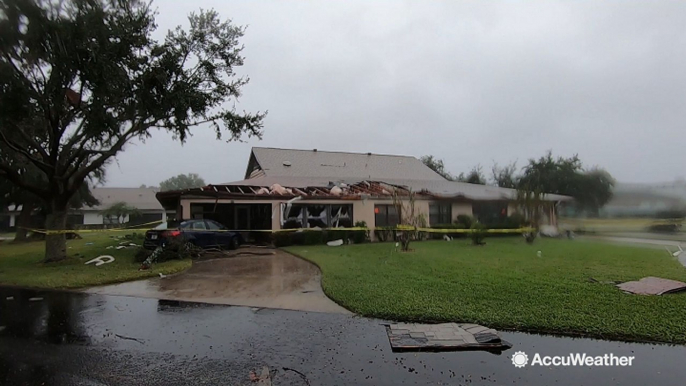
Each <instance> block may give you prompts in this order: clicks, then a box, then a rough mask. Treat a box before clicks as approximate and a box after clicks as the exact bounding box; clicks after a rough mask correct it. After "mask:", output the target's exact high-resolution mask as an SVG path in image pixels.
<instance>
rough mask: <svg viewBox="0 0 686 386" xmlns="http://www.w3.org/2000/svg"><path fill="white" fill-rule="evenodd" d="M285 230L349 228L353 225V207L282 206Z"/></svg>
mask: <svg viewBox="0 0 686 386" xmlns="http://www.w3.org/2000/svg"><path fill="white" fill-rule="evenodd" d="M281 210H282V214H283V226H282V228H283V229H296V228H348V227H352V225H353V215H352V213H353V206H352V205H349V204H348V205H317V204H299V205H291V206H290V209H289V206H288V205H285V204H282V206H281Z"/></svg>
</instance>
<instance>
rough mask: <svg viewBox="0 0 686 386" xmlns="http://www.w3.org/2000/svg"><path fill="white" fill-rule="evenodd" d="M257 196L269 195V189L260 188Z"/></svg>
mask: <svg viewBox="0 0 686 386" xmlns="http://www.w3.org/2000/svg"><path fill="white" fill-rule="evenodd" d="M257 194H269V189H267V188H260V190H258V191H257Z"/></svg>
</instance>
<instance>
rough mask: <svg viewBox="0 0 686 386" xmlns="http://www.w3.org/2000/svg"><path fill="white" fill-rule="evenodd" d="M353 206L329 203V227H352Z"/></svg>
mask: <svg viewBox="0 0 686 386" xmlns="http://www.w3.org/2000/svg"><path fill="white" fill-rule="evenodd" d="M352 226H353V206H352V205H331V228H352Z"/></svg>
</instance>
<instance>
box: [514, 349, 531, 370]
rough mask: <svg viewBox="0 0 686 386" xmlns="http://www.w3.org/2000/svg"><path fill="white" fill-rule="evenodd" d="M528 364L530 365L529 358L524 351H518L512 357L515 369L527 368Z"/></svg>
mask: <svg viewBox="0 0 686 386" xmlns="http://www.w3.org/2000/svg"><path fill="white" fill-rule="evenodd" d="M527 363H529V357H528V356H526V353H525V352H524V351H517V352H516V353H514V355H512V364H513V365H515V367H518V368H522V367H524V366H526V364H527Z"/></svg>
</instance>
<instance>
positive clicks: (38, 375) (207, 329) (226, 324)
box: [0, 287, 686, 385]
mask: <svg viewBox="0 0 686 386" xmlns="http://www.w3.org/2000/svg"><path fill="white" fill-rule="evenodd" d="M8 298H10V299H8ZM381 323H383V322H382V321H380V320H375V319H367V318H360V317H354V316H350V315H341V314H325V313H312V312H300V311H284V310H271V309H255V308H249V307H230V306H219V305H205V304H198V303H183V302H178V301H165V300H155V299H140V298H133V297H121V296H104V295H91V294H84V293H71V292H34V291H27V290H18V289H11V288H1V287H0V385H250V384H253V385H255V383H252V382H251V381H250V378H249V374H250V371H251V370H253V369H254V370H257V372H258V373H259V370H260V369H261V368H262V367H263V366H268V367H269V369H270V370H271V375H272V384H273V385H307V384H310V385H363V384H368V385H401V384H419V385H425V384H427V385H428V384H432V385H440V384H443V385H446V384H447V385H511V384H522V385H526V384H530V385H594V384H603V385H615V384H617V385H644V384H645V385H648V384H654V385H683V384H684V379H686V366H684V364H685V363H686V362H685V361H686V347H684V346H676V347H674V346H667V345H646V344H636V343H633V344H629V343H620V342H607V341H597V340H590V339H570V338H556V337H544V336H537V335H529V334H522V333H503V338H504V339H506V340H508V341H509V342H511V343H513V344H514V348H512V349H510V350H508V351H505V352H504V353H502V354H501V355H495V354H491V353H487V352H451V353H446V352H443V353H393V352H391V350H390V347H389V344H388V339H387V337H386V334H385V329H384V327H383V326H382V325H381ZM516 351H524V352H526V353H527V354H528V355H529V357H530V358H532V357H533V354H534V353H536V352H538V353H540V354H542V355H565V354H568V353H570V352H571V353H576V352H579V353H583V352H585V353H587V354H590V355H602V354H606V353H607V354H609V353H613V354H615V355H629V356H634V357H635V358H636V359H635V360H634V365H633V366H632V367H595V368H588V367H581V368H579V367H565V368H561V367H557V368H552V367H531V366H528V367H526V368H523V369H518V368H515V367H514V366H513V365H512V363H511V361H510V356H511V355H512V354H513V353H514V352H516ZM284 368H287V369H294V370H297V371H298V372H300V373H302V374H303V376H304V377H303V376H301V375H300V374H298V373H296V372H295V371H292V370H285V369H284Z"/></svg>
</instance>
